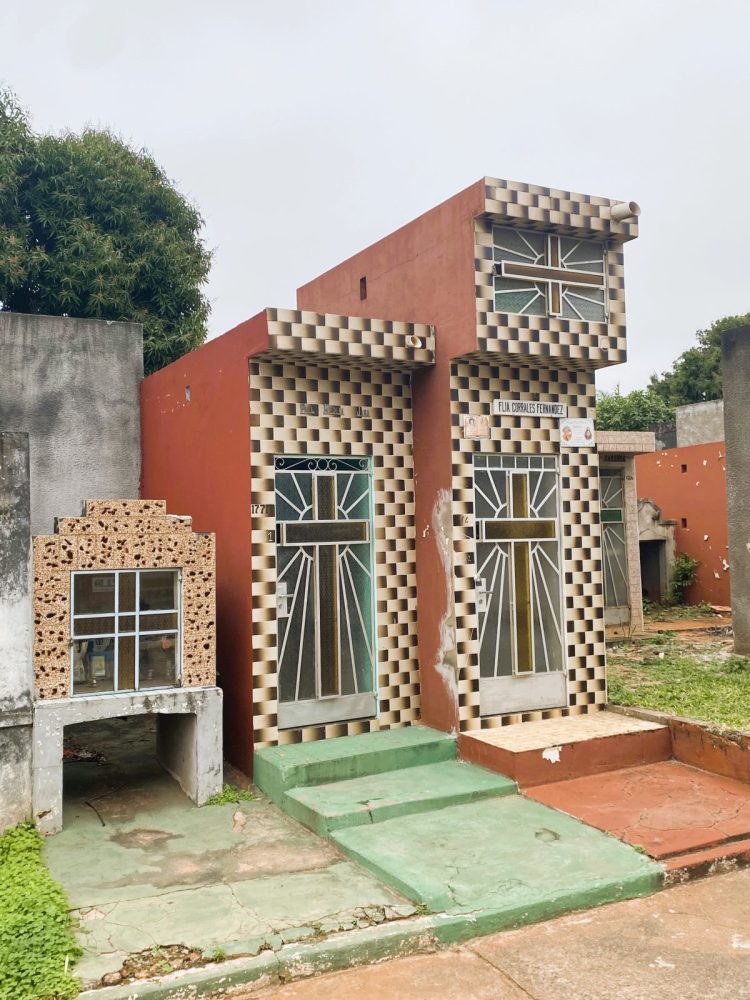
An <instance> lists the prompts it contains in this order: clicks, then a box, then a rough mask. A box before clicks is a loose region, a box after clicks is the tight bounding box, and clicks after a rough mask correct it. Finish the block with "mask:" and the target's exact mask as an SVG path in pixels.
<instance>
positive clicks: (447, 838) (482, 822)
mask: <svg viewBox="0 0 750 1000" xmlns="http://www.w3.org/2000/svg"><path fill="white" fill-rule="evenodd" d="M331 840H332V841H333V843H335V844H337V845H338V846H339V847H340V848H341V849H342V850H343V852H344V853H345V854H347V855H348V856H349V857H350V858H352V859H353V860H354V861H357V862H358V863H359V864H361V865H362V866H363V867H364V868H366V869H367V870H368V871H370V872H372V873H373V874H375V875H376V876H377V877H378V878H379V879H381V880H382V881H383V882H385V883H386V884H387V885H389V886H391V887H392V888H394V889H396V890H397V891H398V892H401V893H403V894H404V895H405V896H407V897H408V898H409V899H411V900H413V901H414V902H416V903H421V904H424V905H425V906H427V907H428V908H429V909H430V910H432V911H433V912H434V913H443V912H445V913H451V914H456V913H471V914H472V919H476V921H477V930H476V933H477V934H480V933H487V932H488V931H490V930H493V929H497V928H500V927H503V926H512V925H514V924H518V923H526V922H528V921H529V920H542V919H546V918H548V917H551V916H554V915H557V914H559V913H564V912H566V911H568V910H572V909H583V908H584V907H588V906H594V905H597V904H599V903H605V902H612V901H613V900H617V899H627V898H630V897H632V896H637V895H644V894H645V893H648V892H653V891H654V890H656V889H658V888H659V886H660V885H661V881H662V874H663V873H662V870H661V868H660V866H659V865H656V864H654V862H653V861H651V859H650V858H648V857H646V856H645V855H643V854H640V853H638V852H637V851H635V850H633V848H632V847H629V846H628V845H627V844H624V843H622V842H621V841H619V840H616V839H615V838H614V837H610V836H609V835H608V834H605V833H602V832H601V831H599V830H595V829H594V828H593V827H590V826H587V825H586V824H584V823H581V822H579V821H578V820H576V819H573V817H571V816H566V815H565V814H564V813H560V812H557V811H556V810H553V809H549V808H547V807H544V806H542V807H540V805H539V803H537V802H532V801H530V800H528V799H526V798H523V797H522V796H520V795H508V796H505V797H503V798H492V799H484V800H482V801H479V802H469V803H464V804H463V805H459V806H448V807H447V808H445V809H436V810H434V811H431V812H426V813H420V814H415V815H411V816H399V817H396V818H394V819H387V820H385V821H384V822H382V823H378V824H376V825H374V826H373V825H367V826H355V827H349V828H348V829H343V830H336V831H334V832H333V833H332V834H331Z"/></svg>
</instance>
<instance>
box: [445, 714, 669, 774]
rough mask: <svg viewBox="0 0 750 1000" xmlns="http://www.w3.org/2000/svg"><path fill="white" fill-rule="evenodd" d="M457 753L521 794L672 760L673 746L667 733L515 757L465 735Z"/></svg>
mask: <svg viewBox="0 0 750 1000" xmlns="http://www.w3.org/2000/svg"><path fill="white" fill-rule="evenodd" d="M458 751H459V754H460V756H461V757H462V758H463V760H468V761H471V763H472V764H478V765H479V766H480V767H486V768H489V770H491V771H497V772H499V773H500V774H506V775H508V777H510V778H513V779H514V780H515V781H517V782H518V785H519V787H520V788H532V787H534V786H535V785H546V784H548V783H549V782H551V781H567V780H568V779H570V778H582V777H584V776H587V775H592V774H603V773H605V772H607V771H614V770H617V769H618V768H621V767H636V766H637V765H639V764H653V763H655V762H656V761H659V760H668V759H669V757H670V756H671V752H672V746H671V740H670V734H669V728H668V727H666V726H664V727H662V728H659V729H650V730H645V731H640V732H635V733H619V734H617V735H612V736H598V737H594V738H592V739H589V740H581V741H580V742H576V743H563V744H560V745H557V746H555V747H551V748H549V749H533V750H525V751H513V750H509V749H506V748H504V747H500V746H497V745H495V744H493V743H488V742H485V741H483V740H481V739H478V738H476V737H473V736H472V734H471V733H462V734H461V735H460V736H459V738H458Z"/></svg>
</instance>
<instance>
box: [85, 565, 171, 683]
mask: <svg viewBox="0 0 750 1000" xmlns="http://www.w3.org/2000/svg"><path fill="white" fill-rule="evenodd" d="M70 589H71V609H70V630H71V637H70V638H71V642H70V647H71V664H70V669H71V688H70V689H71V694H72V695H73V696H76V695H78V696H82V695H92V694H113V693H115V692H117V691H143V690H152V689H155V688H167V687H175V686H176V685H177V684H179V680H180V651H181V645H182V644H181V635H182V633H181V628H180V625H181V613H180V571H179V570H177V569H140V570H132V569H127V570H109V571H86V572H76V573H72V574H71V582H70Z"/></svg>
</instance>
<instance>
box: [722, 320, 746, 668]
mask: <svg viewBox="0 0 750 1000" xmlns="http://www.w3.org/2000/svg"><path fill="white" fill-rule="evenodd" d="M721 371H722V379H723V382H724V442H725V453H726V463H727V514H728V517H729V564H730V566H731V567H732V575H731V581H730V584H731V594H732V623H733V625H734V648H735V650H736V651H737V652H738V653H740V654H741V655H743V656H748V655H750V434H748V430H747V387H748V386H749V385H750V326H740V327H737V328H736V329H734V330H726V331H725V332H724V333H723V334H722V336H721Z"/></svg>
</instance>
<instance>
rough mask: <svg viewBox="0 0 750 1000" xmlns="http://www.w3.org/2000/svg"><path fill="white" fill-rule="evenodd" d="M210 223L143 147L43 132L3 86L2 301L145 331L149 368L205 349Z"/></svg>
mask: <svg viewBox="0 0 750 1000" xmlns="http://www.w3.org/2000/svg"><path fill="white" fill-rule="evenodd" d="M202 227H203V220H202V218H201V216H200V214H199V212H198V211H197V210H196V208H195V207H194V206H193V205H191V204H190V202H189V201H188V200H187V199H186V198H185V197H184V196H183V195H181V194H180V193H179V191H177V189H176V188H175V186H174V184H173V183H172V182H171V181H170V180H169V178H168V177H167V176H166V174H165V173H164V171H163V170H162V169H161V167H159V166H158V165H157V163H156V162H155V161H154V160H153V158H152V157H151V156H150V155H149V154H148V153H147V152H145V151H144V150H136V149H134V148H133V147H131V146H130V145H128V144H127V143H126V142H125V141H123V140H122V139H121V138H119V137H118V136H116V135H114V134H113V133H111V132H109V131H106V130H98V129H86V130H84V131H83V132H82V133H81V134H80V135H76V134H73V133H68V134H65V135H60V136H55V135H36V134H35V133H33V132H32V131H31V128H30V125H29V120H28V117H27V115H26V113H25V112H24V111H23V109H22V108H21V107H20V105H19V104H18V101H17V99H16V98H15V96H14V95H13V94H12V93H10V92H8V91H0V303H1V305H2V308H3V309H6V310H13V311H16V312H29V313H48V314H51V315H60V314H62V315H67V316H77V317H83V318H94V319H108V320H130V321H134V322H137V323H142V324H143V335H144V366H145V370H146V371H147V372H151V371H155V370H156V369H158V368H161V367H163V366H164V365H166V364H169V362H170V361H173V360H175V358H178V357H180V356H181V355H183V354H185V353H187V352H188V351H190V350H193V348H195V347H197V346H198V345H199V344H201V343H202V342H203V341H204V340H205V337H206V320H207V317H208V310H209V306H208V300H207V298H206V296H205V294H204V292H203V285H204V283H205V281H206V278H207V276H208V271H209V267H210V263H211V254H210V252H209V251H208V250H207V249H206V247H205V246H204V244H203V241H202V237H201V230H202Z"/></svg>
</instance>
